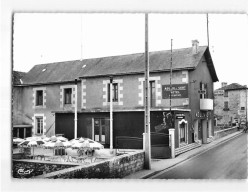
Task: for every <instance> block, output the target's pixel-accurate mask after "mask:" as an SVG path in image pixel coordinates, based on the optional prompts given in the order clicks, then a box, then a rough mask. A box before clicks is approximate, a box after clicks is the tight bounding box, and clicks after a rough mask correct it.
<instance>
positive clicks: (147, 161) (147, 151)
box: [143, 13, 151, 169]
mask: <svg viewBox="0 0 248 195" xmlns="http://www.w3.org/2000/svg"><path fill="white" fill-rule="evenodd" d="M149 96H150V93H149V48H148V14H147V13H146V14H145V136H144V137H145V140H143V141H145V168H146V169H151V139H150V101H149V100H150V98H149Z"/></svg>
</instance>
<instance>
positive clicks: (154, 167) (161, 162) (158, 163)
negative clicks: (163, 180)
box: [123, 131, 242, 179]
mask: <svg viewBox="0 0 248 195" xmlns="http://www.w3.org/2000/svg"><path fill="white" fill-rule="evenodd" d="M241 133H242V131H238V132H235V133H232V134H230V135H227V136H225V137H222V138H220V139H217V140H214V141H212V142H211V143H209V144H203V145H202V146H201V147H199V148H196V149H193V150H190V151H188V152H185V153H183V154H180V155H178V156H176V158H174V159H152V162H151V170H145V169H143V170H141V171H138V172H136V173H133V174H131V175H128V176H126V177H124V178H123V179H146V178H149V177H151V176H153V175H155V174H157V173H159V172H161V171H164V170H166V169H169V168H171V167H173V166H175V165H177V164H179V163H181V162H183V161H185V160H187V159H190V158H192V157H194V156H196V155H198V154H200V153H203V152H206V151H208V150H210V149H212V148H214V147H216V146H218V145H220V144H222V143H224V142H226V141H228V140H230V139H232V138H235V137H237V136H238V135H240V134H241Z"/></svg>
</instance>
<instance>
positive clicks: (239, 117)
mask: <svg viewBox="0 0 248 195" xmlns="http://www.w3.org/2000/svg"><path fill="white" fill-rule="evenodd" d="M247 90H248V88H247V86H246V85H244V86H243V85H240V84H237V83H232V84H229V85H227V83H225V82H223V83H222V85H221V88H219V89H216V90H215V91H214V110H215V125H216V126H233V125H236V123H239V124H240V125H245V124H246V122H247V105H248V102H247V93H248V92H247Z"/></svg>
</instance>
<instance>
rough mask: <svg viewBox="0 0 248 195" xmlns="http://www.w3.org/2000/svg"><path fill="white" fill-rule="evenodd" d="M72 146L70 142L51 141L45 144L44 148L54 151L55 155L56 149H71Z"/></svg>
mask: <svg viewBox="0 0 248 195" xmlns="http://www.w3.org/2000/svg"><path fill="white" fill-rule="evenodd" d="M70 146H71V143H70V142H68V141H60V140H57V141H49V142H47V143H45V144H44V145H43V147H45V148H49V149H53V153H54V149H55V148H67V147H70Z"/></svg>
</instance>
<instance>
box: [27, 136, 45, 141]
mask: <svg viewBox="0 0 248 195" xmlns="http://www.w3.org/2000/svg"><path fill="white" fill-rule="evenodd" d="M25 140H26V141H31V140H42V138H41V137H37V136H33V137H26V138H25Z"/></svg>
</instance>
